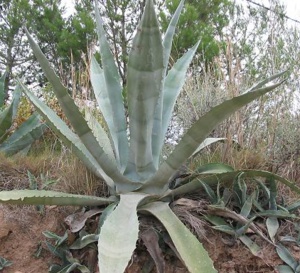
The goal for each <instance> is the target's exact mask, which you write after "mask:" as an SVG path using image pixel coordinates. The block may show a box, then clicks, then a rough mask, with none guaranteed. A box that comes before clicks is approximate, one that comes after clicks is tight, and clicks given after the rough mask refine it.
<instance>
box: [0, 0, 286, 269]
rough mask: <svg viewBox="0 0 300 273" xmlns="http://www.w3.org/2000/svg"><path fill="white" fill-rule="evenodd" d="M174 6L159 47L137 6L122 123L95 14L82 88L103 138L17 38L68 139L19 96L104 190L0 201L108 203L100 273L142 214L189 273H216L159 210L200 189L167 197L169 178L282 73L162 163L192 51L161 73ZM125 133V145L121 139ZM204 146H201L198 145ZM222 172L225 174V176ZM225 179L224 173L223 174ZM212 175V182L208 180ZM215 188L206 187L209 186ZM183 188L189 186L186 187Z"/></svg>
mask: <svg viewBox="0 0 300 273" xmlns="http://www.w3.org/2000/svg"><path fill="white" fill-rule="evenodd" d="M182 7H183V1H181V3H180V4H179V6H178V8H177V10H176V12H175V14H174V16H173V18H172V19H171V22H170V25H169V28H168V30H167V32H166V33H165V35H164V39H163V40H162V38H161V34H160V31H159V25H158V21H157V17H156V14H155V8H154V4H153V0H147V1H146V5H145V10H144V14H143V16H142V19H141V22H140V24H139V26H138V29H137V32H136V35H135V38H134V40H133V43H132V49H131V52H130V55H129V62H128V74H127V86H126V93H127V98H126V99H127V103H128V118H129V125H128V124H127V118H126V111H125V107H124V98H123V96H122V94H123V92H122V88H121V85H120V82H121V80H120V77H119V75H118V72H117V71H118V70H117V67H116V65H115V62H114V58H113V54H112V52H111V51H110V48H109V44H108V41H107V39H106V37H105V31H104V28H103V25H102V21H101V18H100V15H99V11H98V8H97V7H96V9H95V12H96V22H97V32H98V36H99V45H100V55H101V64H102V67H101V66H100V65H99V64H98V62H97V61H96V59H95V58H93V59H92V61H91V72H90V74H91V83H92V86H93V89H94V93H95V97H96V99H97V102H98V106H99V109H100V110H101V113H102V115H103V116H104V119H105V122H106V125H107V128H108V132H106V130H104V128H103V127H102V126H101V124H99V123H97V122H96V121H95V120H91V119H89V120H88V121H86V119H85V118H84V116H83V114H82V113H81V112H80V111H79V109H78V107H77V106H76V105H75V103H74V101H73V100H72V98H71V97H70V96H69V93H68V90H67V89H66V88H65V87H64V86H63V85H62V83H61V82H60V80H59V78H58V77H57V75H56V74H55V73H54V71H53V69H52V68H51V66H50V64H49V62H48V61H47V59H46V57H45V56H44V54H43V53H42V51H41V50H40V48H39V47H38V45H37V44H36V43H35V41H34V40H33V38H32V37H31V36H30V34H29V33H28V32H27V36H28V40H29V43H30V45H31V47H32V50H33V52H34V54H35V56H36V58H37V59H38V61H39V63H40V65H41V67H42V69H43V71H44V73H45V75H46V77H47V78H48V80H49V82H50V83H51V84H52V86H53V88H54V91H55V93H56V96H57V98H58V100H59V102H60V105H61V107H62V109H63V110H64V113H65V115H66V117H67V118H68V119H69V121H70V123H71V124H72V127H73V130H71V129H70V128H69V127H68V126H67V125H66V124H65V123H64V122H63V121H62V120H61V119H60V118H59V117H58V116H57V115H56V114H55V113H54V111H53V110H52V109H50V108H49V107H47V105H45V104H44V103H43V101H41V100H39V99H38V98H37V97H36V96H35V95H34V94H33V93H32V92H31V91H30V90H28V89H27V88H26V86H24V85H23V84H22V83H21V86H22V88H23V90H24V93H25V94H26V95H27V97H28V98H29V99H30V100H31V102H32V103H33V104H34V105H35V107H36V108H37V110H38V111H39V113H40V114H41V115H42V116H43V117H44V118H45V119H46V120H47V122H48V124H49V126H51V127H52V129H53V130H54V131H55V132H56V133H57V134H58V135H59V136H60V138H61V139H62V140H63V141H64V143H65V144H66V145H67V146H69V147H70V148H71V149H72V151H73V152H74V153H75V154H76V155H77V156H78V157H79V158H80V159H81V160H82V161H83V162H84V163H85V164H86V166H88V167H89V168H90V169H91V170H92V171H93V172H94V173H95V174H96V175H98V176H99V177H101V178H103V180H104V181H105V182H106V184H107V185H108V187H109V189H110V193H111V196H110V197H109V198H104V197H98V196H84V195H83V196H82V195H74V194H67V193H62V192H54V191H46V190H41V191H34V190H18V191H9V192H4V191H3V192H0V202H2V203H17V204H24V203H25V204H56V205H76V206H78V205H80V206H86V205H88V206H98V205H106V204H112V203H115V204H116V206H114V207H113V208H114V209H111V210H110V213H107V214H108V215H107V217H106V220H105V222H104V224H103V225H102V226H101V229H100V234H99V238H98V263H99V269H100V272H101V273H112V272H116V273H117V272H118V273H121V272H124V270H125V269H126V267H127V264H128V261H129V260H130V258H131V255H132V252H133V251H134V249H135V247H136V242H137V239H138V233H139V220H138V216H139V215H140V214H149V213H150V214H152V215H153V216H155V217H156V218H157V219H158V220H159V221H160V222H161V223H162V224H163V225H164V227H165V228H166V230H167V232H168V233H169V235H170V237H171V239H172V241H173V243H174V245H175V247H176V248H177V251H178V252H179V254H180V256H181V259H182V260H183V261H184V263H185V266H186V267H187V269H188V270H189V272H193V273H201V272H203V273H204V272H205V273H211V272H216V270H215V269H214V266H213V262H212V260H211V259H210V257H209V256H208V253H207V252H206V250H205V249H204V247H203V246H202V244H201V243H200V242H199V241H198V240H197V239H196V237H195V236H194V235H193V234H192V233H191V232H190V231H189V230H188V229H187V228H186V227H185V225H184V224H183V223H182V222H181V221H180V220H179V219H178V218H177V216H176V215H175V214H174V213H173V212H172V210H171V209H170V207H169V202H170V201H171V200H172V198H175V197H176V195H177V194H181V193H185V192H188V191H189V189H190V190H195V189H197V188H200V187H201V185H199V184H200V183H198V184H197V181H196V182H195V181H193V180H192V181H190V180H188V181H187V182H186V184H184V185H179V186H178V187H177V188H175V189H171V188H170V187H169V184H170V179H171V178H172V177H174V174H175V173H176V171H177V170H178V169H179V167H180V166H181V165H182V164H183V163H184V162H185V161H186V160H187V159H188V158H189V157H191V156H193V154H194V153H195V152H197V153H198V152H199V149H198V148H199V146H200V147H204V146H205V145H203V142H204V141H205V139H206V137H207V136H208V135H209V133H210V132H211V131H212V130H213V128H214V127H215V126H216V125H218V124H219V123H220V122H222V121H223V120H224V119H225V118H227V117H228V116H229V115H230V114H232V113H234V112H235V111H236V110H238V109H240V108H241V107H242V106H244V105H246V104H247V103H249V102H251V101H253V100H255V99H257V98H259V97H260V96H262V95H264V94H266V93H268V92H270V91H271V90H273V89H274V88H276V87H277V86H279V85H280V84H281V82H279V83H276V84H273V85H269V86H267V87H266V86H265V85H266V84H267V83H270V82H271V81H273V80H274V79H277V78H278V77H280V76H282V75H283V73H279V74H277V75H274V76H272V77H270V78H268V79H266V80H264V81H262V82H260V83H258V84H256V85H255V86H253V87H252V88H250V89H249V90H248V92H245V93H244V94H243V95H241V96H239V97H236V98H233V99H231V100H228V101H225V102H223V103H222V104H220V105H218V106H216V107H215V108H213V109H211V110H210V111H209V112H208V113H206V114H205V115H204V116H202V117H201V118H200V119H199V120H198V121H197V122H196V123H195V124H194V125H193V126H192V127H191V128H190V129H189V130H188V131H187V132H186V134H185V135H184V136H183V137H182V139H181V140H180V142H179V144H178V145H177V146H176V147H175V149H174V150H173V152H172V153H171V154H170V156H169V157H168V158H167V159H165V160H164V159H163V158H162V149H163V145H164V138H165V135H166V131H167V128H168V124H169V122H170V119H171V115H172V111H173V108H174V105H175V102H176V98H177V96H178V94H179V92H180V89H181V88H182V86H183V84H184V80H185V74H186V71H187V69H188V67H189V64H190V62H191V60H192V57H193V55H194V54H195V52H196V49H197V47H198V43H197V44H196V45H195V46H194V47H193V48H191V49H190V50H188V51H187V52H186V53H185V54H184V55H183V56H182V57H181V58H180V59H179V60H178V61H177V62H176V63H175V64H174V66H173V67H172V68H171V69H170V70H169V71H168V69H167V67H168V60H169V56H170V51H171V45H172V39H173V35H174V32H175V26H176V24H177V21H178V18H179V15H180V12H181V9H182ZM127 129H129V130H128V131H129V136H128V135H127ZM208 142H209V143H212V142H213V141H211V139H210V140H209V141H208ZM225 169H226V168H225ZM227 171H228V170H227ZM216 173H220V172H218V171H216ZM214 179H215V178H214ZM189 185H191V187H189Z"/></svg>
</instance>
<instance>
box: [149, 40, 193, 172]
mask: <svg viewBox="0 0 300 273" xmlns="http://www.w3.org/2000/svg"><path fill="white" fill-rule="evenodd" d="M198 45H199V42H198V43H197V44H196V45H195V46H194V47H192V48H191V49H189V50H188V51H187V52H186V53H185V54H184V55H183V56H182V57H181V58H180V59H179V60H178V61H177V62H176V63H175V64H174V66H173V67H172V69H171V70H170V71H169V72H168V75H167V77H166V78H165V80H164V89H163V92H162V96H161V97H162V100H160V101H159V102H160V103H162V114H161V115H162V116H161V119H159V117H158V116H157V114H158V110H157V111H156V113H155V119H154V125H153V135H152V138H153V139H152V153H153V160H154V163H155V167H156V168H158V165H159V159H160V154H161V150H162V147H163V144H164V139H165V135H166V133H167V130H168V126H169V123H170V121H171V117H172V113H173V109H174V105H175V103H176V100H177V97H178V95H179V92H180V90H181V88H182V86H183V84H184V82H185V78H186V72H187V69H188V68H189V65H190V63H191V61H192V59H193V56H194V54H195V52H196V51H197V48H198ZM158 107H159V105H158Z"/></svg>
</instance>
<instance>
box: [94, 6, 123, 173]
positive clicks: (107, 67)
mask: <svg viewBox="0 0 300 273" xmlns="http://www.w3.org/2000/svg"><path fill="white" fill-rule="evenodd" d="M96 24H97V33H98V38H99V46H100V55H101V63H102V66H103V71H102V76H100V78H99V79H94V78H91V80H92V83H93V87H94V88H97V91H95V93H97V94H100V95H101V97H100V99H103V98H105V99H107V100H109V104H110V105H109V107H110V109H107V104H106V103H105V102H104V107H101V105H100V104H99V106H100V107H101V111H103V110H104V112H105V113H104V112H102V113H103V115H104V114H105V115H104V118H105V120H106V122H107V125H108V128H109V131H110V134H111V137H112V140H113V143H114V148H115V152H116V157H117V159H118V162H119V164H120V168H121V171H122V172H123V171H124V170H125V167H126V164H127V160H128V140H127V123H126V119H125V118H126V115H125V108H124V101H123V97H122V87H121V79H120V76H119V73H118V69H117V66H116V64H115V61H114V57H113V54H112V52H111V50H110V47H109V44H108V41H107V39H106V36H105V31H104V28H103V25H102V20H101V17H100V14H99V9H98V8H97V6H96ZM95 61H96V60H95V59H94V60H93V59H92V67H91V69H95V68H96V70H95V72H97V73H99V72H100V73H101V70H99V67H100V66H99V65H98V66H99V67H98V66H97V62H95ZM91 76H92V75H91ZM97 80H99V83H97ZM99 84H101V85H102V86H100V85H99ZM97 101H98V103H99V98H98V99H97ZM101 104H102V103H101ZM104 108H106V109H104ZM106 113H107V114H106ZM108 115H110V116H108Z"/></svg>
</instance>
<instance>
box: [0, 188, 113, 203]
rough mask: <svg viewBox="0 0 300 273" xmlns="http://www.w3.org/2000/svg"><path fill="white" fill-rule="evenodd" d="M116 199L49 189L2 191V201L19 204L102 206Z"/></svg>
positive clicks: (0, 199) (0, 200)
mask: <svg viewBox="0 0 300 273" xmlns="http://www.w3.org/2000/svg"><path fill="white" fill-rule="evenodd" d="M115 201H116V199H115V198H113V197H110V198H104V197H96V196H87V195H78V194H70V193H64V192H56V191H47V190H13V191H0V203H8V204H19V205H25V204H27V205H59V206H100V205H104V204H110V203H113V202H115Z"/></svg>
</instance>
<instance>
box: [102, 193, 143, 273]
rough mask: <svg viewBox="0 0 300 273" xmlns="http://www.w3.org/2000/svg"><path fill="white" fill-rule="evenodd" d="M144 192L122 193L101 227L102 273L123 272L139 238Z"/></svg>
mask: <svg viewBox="0 0 300 273" xmlns="http://www.w3.org/2000/svg"><path fill="white" fill-rule="evenodd" d="M145 196H146V195H144V194H134V193H131V194H121V195H120V202H119V204H118V206H117V207H116V208H115V210H114V211H112V212H111V213H110V214H109V215H108V217H107V219H106V220H105V222H104V224H103V226H102V227H101V230H100V234H99V241H98V260H99V269H100V272H101V273H123V272H124V271H125V269H126V267H127V265H128V262H129V260H130V259H131V256H132V253H133V251H134V249H135V247H136V241H137V239H138V232H139V221H138V215H137V206H138V204H139V202H140V201H141V200H142V199H144V198H145Z"/></svg>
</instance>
